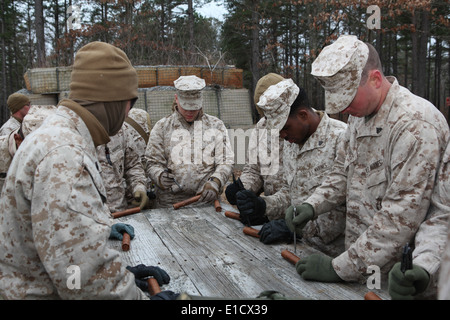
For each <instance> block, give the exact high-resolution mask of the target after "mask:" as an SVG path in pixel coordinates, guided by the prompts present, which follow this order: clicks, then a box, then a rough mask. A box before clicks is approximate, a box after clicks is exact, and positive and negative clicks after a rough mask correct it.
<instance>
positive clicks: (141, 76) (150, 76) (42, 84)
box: [24, 66, 243, 94]
mask: <svg viewBox="0 0 450 320" xmlns="http://www.w3.org/2000/svg"><path fill="white" fill-rule="evenodd" d="M135 69H136V72H137V75H138V86H139V88H151V87H158V86H173V82H174V81H175V80H176V79H178V77H180V76H185V75H196V76H198V77H200V78H202V79H205V82H206V84H207V85H208V86H214V85H218V86H221V87H225V88H230V89H241V88H243V75H242V69H236V68H234V67H216V68H214V70H211V69H210V68H208V67H206V66H135ZM71 73H72V67H71V66H69V67H55V68H36V69H29V70H27V72H25V74H24V80H25V85H26V88H27V90H28V91H31V92H33V93H36V94H45V93H57V92H61V91H68V90H69V85H70V77H71Z"/></svg>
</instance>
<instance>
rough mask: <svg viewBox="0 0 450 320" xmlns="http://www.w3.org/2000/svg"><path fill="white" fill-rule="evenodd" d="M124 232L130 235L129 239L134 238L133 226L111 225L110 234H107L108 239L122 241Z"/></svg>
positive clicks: (123, 224)
mask: <svg viewBox="0 0 450 320" xmlns="http://www.w3.org/2000/svg"><path fill="white" fill-rule="evenodd" d="M124 232H126V233H128V234H129V235H130V239H133V238H134V228H133V226H131V225H129V224H125V223H116V224H113V225H112V227H111V233H110V234H109V238H110V239H116V240H120V241H122V239H123V233H124Z"/></svg>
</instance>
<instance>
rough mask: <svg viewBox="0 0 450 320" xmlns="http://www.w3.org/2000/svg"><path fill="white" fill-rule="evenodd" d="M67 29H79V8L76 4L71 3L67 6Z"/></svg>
mask: <svg viewBox="0 0 450 320" xmlns="http://www.w3.org/2000/svg"><path fill="white" fill-rule="evenodd" d="M67 14H68V15H69V18H68V19H67V29H68V30H78V29H81V8H80V7H79V6H77V5H72V6H69V7H68V8H67Z"/></svg>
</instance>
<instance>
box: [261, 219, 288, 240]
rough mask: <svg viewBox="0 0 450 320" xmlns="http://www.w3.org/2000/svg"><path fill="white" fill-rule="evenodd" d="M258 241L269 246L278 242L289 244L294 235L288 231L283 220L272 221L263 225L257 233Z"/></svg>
mask: <svg viewBox="0 0 450 320" xmlns="http://www.w3.org/2000/svg"><path fill="white" fill-rule="evenodd" d="M258 235H259V241H261V242H262V243H264V244H270V243H274V242H278V241H286V242H291V241H292V239H293V238H294V233H293V232H291V231H290V230H289V228H288V227H287V225H286V221H285V220H284V219H279V220H272V221H269V222H267V223H265V224H264V225H263V226H262V228H261V230H260V231H259V233H258Z"/></svg>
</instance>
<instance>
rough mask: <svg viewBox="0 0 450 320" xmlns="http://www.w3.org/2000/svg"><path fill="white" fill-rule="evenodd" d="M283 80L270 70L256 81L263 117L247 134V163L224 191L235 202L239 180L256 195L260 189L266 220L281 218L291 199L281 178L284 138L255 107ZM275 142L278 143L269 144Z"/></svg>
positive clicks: (256, 90) (232, 202)
mask: <svg viewBox="0 0 450 320" xmlns="http://www.w3.org/2000/svg"><path fill="white" fill-rule="evenodd" d="M283 80H285V79H284V78H283V77H281V76H280V75H277V74H274V73H269V74H267V75H265V76H264V77H262V78H261V79H260V80H259V81H258V83H257V85H256V88H255V96H254V101H255V104H256V105H257V109H258V112H260V114H261V115H262V116H263V117H262V118H261V119H260V120H259V121H258V123H257V124H256V126H255V129H254V130H252V133H251V135H250V139H249V147H248V152H247V154H246V164H245V166H244V168H243V170H242V173H241V176H240V177H239V178H238V181H237V182H235V183H232V184H230V185H229V186H228V187H227V190H226V196H227V200H228V201H229V202H230V203H231V204H236V203H237V202H236V193H237V192H238V191H239V182H241V183H242V187H244V188H245V189H246V190H249V191H251V192H253V193H254V194H255V195H260V193H261V192H262V194H261V195H260V198H261V199H262V200H263V201H264V202H265V210H264V212H262V215H264V216H265V217H266V218H267V219H268V220H274V219H279V218H281V217H283V216H284V208H283V206H284V204H285V203H289V202H290V198H289V190H288V185H287V184H286V181H285V179H284V169H283V157H282V156H281V155H282V154H283V147H284V144H285V141H284V140H283V139H281V137H280V136H279V134H278V132H275V134H272V131H271V129H272V128H270V127H268V126H267V124H268V121H267V118H266V117H265V116H264V110H262V109H261V108H259V107H258V102H259V99H260V97H261V95H262V94H263V93H264V91H266V90H267V89H268V88H269V87H270V86H272V85H275V84H277V83H279V82H281V81H283ZM268 116H269V117H270V115H268ZM269 125H270V124H269ZM275 131H276V130H275ZM274 142H275V143H278V145H276V146H275V145H274V146H273V147H272V144H273V143H274ZM263 157H264V158H263ZM275 157H276V158H275Z"/></svg>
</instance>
